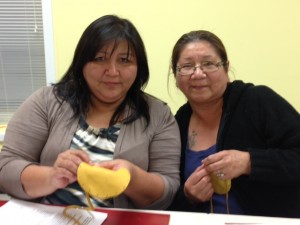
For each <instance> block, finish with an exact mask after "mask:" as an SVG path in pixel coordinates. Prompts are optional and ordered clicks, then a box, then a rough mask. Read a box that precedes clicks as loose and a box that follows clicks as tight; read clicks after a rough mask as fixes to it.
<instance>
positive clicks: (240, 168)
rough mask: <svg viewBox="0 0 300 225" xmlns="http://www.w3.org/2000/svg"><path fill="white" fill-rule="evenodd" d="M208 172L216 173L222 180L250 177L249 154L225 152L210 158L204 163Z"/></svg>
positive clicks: (232, 151)
mask: <svg viewBox="0 0 300 225" xmlns="http://www.w3.org/2000/svg"><path fill="white" fill-rule="evenodd" d="M202 163H203V165H204V166H205V168H206V169H207V171H208V172H212V173H216V174H217V176H219V177H220V178H221V179H224V180H226V179H233V178H236V177H239V176H241V175H244V174H245V175H249V174H250V172H251V161H250V154H249V152H244V151H239V150H233V149H232V150H223V151H220V152H218V153H215V154H213V155H210V156H208V157H207V158H206V159H204V160H203V161H202Z"/></svg>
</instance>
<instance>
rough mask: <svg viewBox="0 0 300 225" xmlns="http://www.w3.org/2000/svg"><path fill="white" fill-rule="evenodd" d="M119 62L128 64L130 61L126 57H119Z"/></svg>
mask: <svg viewBox="0 0 300 225" xmlns="http://www.w3.org/2000/svg"><path fill="white" fill-rule="evenodd" d="M120 61H121V62H122V63H128V62H130V60H129V58H128V57H121V58H120Z"/></svg>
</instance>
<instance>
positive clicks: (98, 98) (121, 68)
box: [83, 40, 137, 105]
mask: <svg viewBox="0 0 300 225" xmlns="http://www.w3.org/2000/svg"><path fill="white" fill-rule="evenodd" d="M114 48H115V49H114ZM83 76H84V79H85V81H86V82H87V84H88V86H89V88H90V91H91V93H92V96H91V99H92V102H93V104H99V103H102V104H103V103H104V104H116V105H119V104H120V103H121V102H122V101H123V99H124V98H125V96H126V94H127V92H128V90H129V89H130V87H131V85H132V84H133V83H134V81H135V78H136V76H137V61H136V56H135V53H134V52H132V50H131V49H130V48H128V43H127V41H125V40H124V41H121V42H120V43H119V44H118V45H117V46H115V42H111V43H109V44H108V45H106V46H104V47H103V48H102V49H101V50H100V51H99V52H98V53H97V54H96V56H95V59H94V61H91V62H88V63H87V64H86V65H85V66H84V67H83Z"/></svg>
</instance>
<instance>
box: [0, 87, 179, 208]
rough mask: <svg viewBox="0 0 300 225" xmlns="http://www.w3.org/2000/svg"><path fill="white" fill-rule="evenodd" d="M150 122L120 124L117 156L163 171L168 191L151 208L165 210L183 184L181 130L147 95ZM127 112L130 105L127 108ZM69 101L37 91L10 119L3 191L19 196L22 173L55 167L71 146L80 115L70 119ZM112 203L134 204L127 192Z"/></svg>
mask: <svg viewBox="0 0 300 225" xmlns="http://www.w3.org/2000/svg"><path fill="white" fill-rule="evenodd" d="M147 101H148V104H149V110H150V124H149V126H148V127H147V129H145V120H144V119H143V118H140V119H138V120H135V121H134V122H133V123H130V124H127V125H124V126H122V128H121V130H120V134H119V137H118V139H117V143H116V148H115V152H114V158H115V159H117V158H120V159H126V160H128V161H131V162H132V163H134V164H136V165H137V166H139V167H141V168H142V169H144V170H146V171H149V172H155V173H158V174H160V176H161V177H162V179H163V180H164V185H165V189H164V193H163V195H162V197H161V198H160V199H159V200H157V201H156V202H154V203H153V204H152V205H151V206H149V207H147V208H149V209H165V208H167V207H168V206H169V204H170V203H171V201H172V199H173V197H174V195H175V193H176V191H177V189H178V187H179V161H180V134H179V130H178V125H177V123H176V121H175V119H174V117H173V115H172V113H171V111H170V109H169V107H168V106H167V105H166V104H165V103H163V102H161V101H160V100H158V99H156V98H154V97H151V96H148V97H147ZM127 111H128V110H127ZM72 115H73V113H72V109H71V107H70V105H69V104H68V103H63V104H62V105H61V106H60V104H59V103H58V101H57V99H56V98H55V97H54V94H53V88H52V87H43V88H41V89H40V90H38V91H36V92H35V93H33V94H32V95H31V96H30V97H29V98H28V99H27V100H26V101H25V102H24V103H23V104H22V105H21V106H20V107H19V109H18V110H17V111H16V113H15V114H14V116H13V118H12V119H11V120H10V122H9V124H8V127H7V130H6V134H5V137H4V145H3V149H2V151H1V152H0V190H1V191H3V192H5V193H8V194H10V195H11V196H14V197H16V198H20V199H28V200H29V199H30V198H29V196H28V195H27V194H26V193H25V192H24V190H23V188H22V184H21V182H20V175H21V173H22V171H23V170H24V168H25V167H26V166H28V165H30V164H33V163H35V164H40V165H46V166H52V165H53V163H54V162H55V160H56V158H57V155H58V154H59V153H61V152H63V151H65V150H67V149H69V148H70V143H71V140H72V138H73V135H74V133H75V132H76V129H77V126H78V122H79V118H75V119H74V118H72ZM114 207H117V208H136V207H135V206H134V205H133V203H132V202H131V201H130V199H128V198H127V197H126V196H124V195H121V196H119V197H117V198H115V199H114Z"/></svg>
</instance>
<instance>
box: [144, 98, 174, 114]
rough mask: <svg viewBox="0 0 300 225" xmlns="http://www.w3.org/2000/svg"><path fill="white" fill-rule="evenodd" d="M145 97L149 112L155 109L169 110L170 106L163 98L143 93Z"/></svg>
mask: <svg viewBox="0 0 300 225" xmlns="http://www.w3.org/2000/svg"><path fill="white" fill-rule="evenodd" d="M145 99H146V102H147V104H148V106H149V111H150V112H152V111H157V110H167V111H170V107H169V105H168V104H167V103H166V102H164V101H163V100H161V99H159V98H157V97H155V96H153V95H150V94H145Z"/></svg>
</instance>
